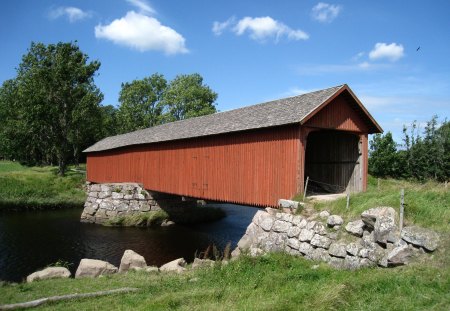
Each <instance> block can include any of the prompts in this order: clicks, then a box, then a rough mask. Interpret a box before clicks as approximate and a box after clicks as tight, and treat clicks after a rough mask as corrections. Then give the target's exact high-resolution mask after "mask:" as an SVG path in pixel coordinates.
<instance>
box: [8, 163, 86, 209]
mask: <svg viewBox="0 0 450 311" xmlns="http://www.w3.org/2000/svg"><path fill="white" fill-rule="evenodd" d="M83 184H84V173H82V172H81V173H80V172H75V171H72V170H69V171H68V172H67V174H66V176H65V177H59V176H57V168H56V167H50V166H48V167H25V166H22V165H20V164H19V163H16V162H10V161H0V210H25V209H45V208H64V207H82V206H83V203H84V200H85V193H84V191H83V188H82V187H83Z"/></svg>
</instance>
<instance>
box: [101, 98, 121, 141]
mask: <svg viewBox="0 0 450 311" xmlns="http://www.w3.org/2000/svg"><path fill="white" fill-rule="evenodd" d="M100 109H101V114H102V125H101V127H100V133H99V139H102V138H105V137H108V136H114V135H117V134H118V122H117V109H116V108H115V107H114V106H113V105H106V106H100Z"/></svg>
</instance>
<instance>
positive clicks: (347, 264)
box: [344, 256, 360, 270]
mask: <svg viewBox="0 0 450 311" xmlns="http://www.w3.org/2000/svg"><path fill="white" fill-rule="evenodd" d="M344 268H345V269H347V270H356V269H359V268H360V260H359V258H358V257H355V256H345V258H344Z"/></svg>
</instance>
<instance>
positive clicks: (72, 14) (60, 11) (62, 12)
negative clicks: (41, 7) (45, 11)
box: [49, 6, 92, 23]
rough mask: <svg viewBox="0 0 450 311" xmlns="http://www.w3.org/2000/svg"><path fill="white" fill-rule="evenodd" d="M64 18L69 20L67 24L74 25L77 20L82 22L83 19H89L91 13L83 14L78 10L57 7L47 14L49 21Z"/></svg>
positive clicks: (70, 7) (83, 12)
mask: <svg viewBox="0 0 450 311" xmlns="http://www.w3.org/2000/svg"><path fill="white" fill-rule="evenodd" d="M63 16H66V17H67V18H68V19H69V22H71V23H74V22H76V21H79V20H83V19H85V18H89V17H91V16H92V13H91V12H85V11H83V10H81V9H79V8H76V7H72V6H67V7H63V6H61V7H58V8H56V9H53V10H51V11H50V13H49V17H50V19H57V18H60V17H63Z"/></svg>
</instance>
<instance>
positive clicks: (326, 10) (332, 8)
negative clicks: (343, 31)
mask: <svg viewBox="0 0 450 311" xmlns="http://www.w3.org/2000/svg"><path fill="white" fill-rule="evenodd" d="M341 10H342V6H340V5H333V4H328V3H324V2H319V3H318V4H317V5H316V6H314V7H313V8H312V10H311V16H312V18H313V19H315V20H316V21H319V22H321V23H331V22H332V21H333V20H334V19H335V18H336V17H337V16H338V15H339V13H340V12H341Z"/></svg>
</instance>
